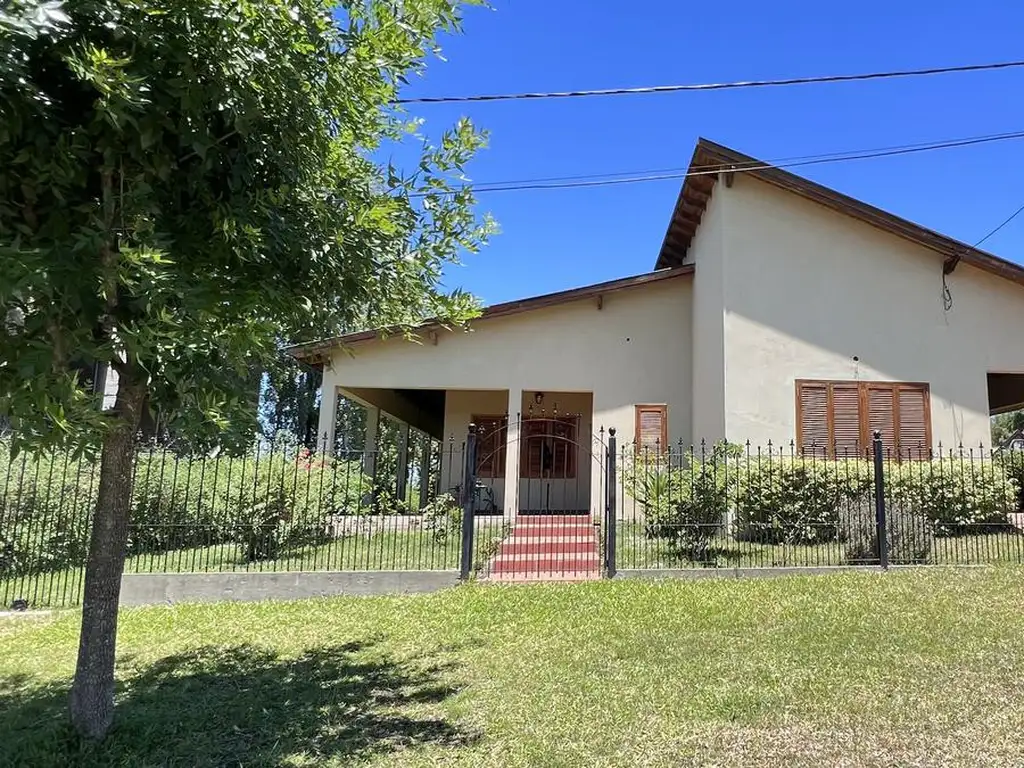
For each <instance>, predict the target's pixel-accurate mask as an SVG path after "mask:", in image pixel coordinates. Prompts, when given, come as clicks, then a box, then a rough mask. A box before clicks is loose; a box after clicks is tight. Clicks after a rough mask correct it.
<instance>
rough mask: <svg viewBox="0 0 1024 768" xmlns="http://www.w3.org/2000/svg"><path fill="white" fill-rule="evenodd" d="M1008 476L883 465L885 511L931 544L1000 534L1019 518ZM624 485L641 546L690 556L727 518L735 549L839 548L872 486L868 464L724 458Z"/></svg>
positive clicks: (996, 469)
mask: <svg viewBox="0 0 1024 768" xmlns="http://www.w3.org/2000/svg"><path fill="white" fill-rule="evenodd" d="M675 458H676V457H673V459H675ZM684 458H685V457H684ZM1022 463H1024V462H1022ZM1017 468H1018V465H1014V466H1013V467H1010V466H1009V465H1008V462H1006V461H990V460H984V461H982V460H972V459H969V458H959V457H956V458H953V459H950V458H948V457H947V458H943V459H941V460H935V461H924V462H917V461H907V462H902V463H897V462H892V463H887V465H886V468H885V477H886V498H887V501H888V503H889V504H890V505H891V506H894V507H895V506H897V505H898V506H899V507H900V508H901V509H904V510H912V511H913V512H912V513H911V512H908V514H913V515H921V516H923V517H924V518H925V519H927V520H928V521H929V523H930V525H931V528H932V530H933V532H934V534H935V535H937V536H959V535H964V534H969V533H982V532H985V531H988V530H992V529H993V528H1006V527H1007V526H1008V525H1009V523H1008V518H1007V515H1008V513H1011V512H1015V511H1017V510H1018V509H1019V508H1020V507H1019V504H1020V493H1021V486H1020V485H1019V484H1018V483H1019V482H1022V481H1024V468H1020V472H1019V474H1015V470H1016V469H1017ZM624 477H625V482H626V491H627V493H628V494H629V495H631V496H632V497H633V498H634V499H636V501H638V502H639V503H640V504H641V506H642V507H643V508H644V517H645V531H646V534H647V536H648V537H650V538H664V539H670V540H673V541H676V542H678V543H680V544H685V545H686V546H688V547H696V548H698V549H699V548H700V547H701V546H706V545H705V544H704V543H703V542H704V539H706V538H707V537H708V536H713V535H714V534H716V533H718V532H719V530H721V526H722V525H724V522H725V519H726V513H727V511H728V510H730V509H731V510H733V512H734V513H735V518H734V519H735V527H734V530H733V534H734V536H735V537H736V538H737V539H739V540H741V541H752V542H759V543H766V544H778V543H790V544H816V543H820V542H828V541H837V540H845V537H846V535H847V531H849V530H850V529H851V526H854V525H855V521H854V519H853V518H855V517H859V516H862V511H863V509H864V508H865V504H869V503H870V500H871V498H872V494H873V486H874V482H873V478H874V471H873V467H872V464H871V462H869V461H862V460H857V459H842V460H826V459H810V458H793V457H779V456H763V457H757V458H744V457H735V456H730V457H729V458H726V455H725V453H724V452H716V453H715V454H714V455H713V457H712V458H711V459H710V460H708V461H706V462H703V463H702V462H700V461H699V460H696V459H695V457H691V459H690V460H684V461H682V462H678V461H674V462H669V461H668V460H664V459H662V460H658V461H654V462H650V461H637V462H634V463H632V464H631V465H629V466H627V468H626V470H625V474H624Z"/></svg>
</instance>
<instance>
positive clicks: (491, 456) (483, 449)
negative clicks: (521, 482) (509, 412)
mask: <svg viewBox="0 0 1024 768" xmlns="http://www.w3.org/2000/svg"><path fill="white" fill-rule="evenodd" d="M472 419H473V423H474V424H476V434H477V438H476V475H477V477H490V478H497V477H504V476H505V452H506V445H505V443H506V436H507V434H508V420H507V419H506V418H505V417H504V416H473V417H472Z"/></svg>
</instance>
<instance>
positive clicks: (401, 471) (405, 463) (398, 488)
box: [395, 421, 409, 501]
mask: <svg viewBox="0 0 1024 768" xmlns="http://www.w3.org/2000/svg"><path fill="white" fill-rule="evenodd" d="M397 474H398V477H397V478H396V482H395V496H396V497H398V499H399V501H405V492H406V490H407V489H408V484H409V425H408V424H406V423H405V422H404V421H403V422H402V423H401V424H399V425H398V470H397Z"/></svg>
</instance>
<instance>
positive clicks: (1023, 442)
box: [998, 427, 1024, 451]
mask: <svg viewBox="0 0 1024 768" xmlns="http://www.w3.org/2000/svg"><path fill="white" fill-rule="evenodd" d="M998 447H999V449H1000V450H1003V451H1024V427H1022V428H1021V429H1018V430H1016V431H1015V432H1012V433H1011V434H1010V435H1009V436H1008V437H1007V438H1006V439H1005V440H1003V442H1002V444H1001V445H999V446H998Z"/></svg>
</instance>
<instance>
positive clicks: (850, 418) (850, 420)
mask: <svg viewBox="0 0 1024 768" xmlns="http://www.w3.org/2000/svg"><path fill="white" fill-rule="evenodd" d="M829 387H830V389H831V396H832V397H831V406H832V407H831V414H830V415H831V417H832V444H831V445H830V446H829V448H830V449H831V450H832V455H833V456H835V457H836V458H839V459H844V458H854V457H856V456H860V455H862V454H863V452H864V451H863V448H864V441H863V435H862V434H861V432H862V430H861V412H862V410H863V408H862V404H861V391H860V386H859V385H858V384H857V383H855V382H853V383H843V382H833V383H831V384H830V385H829Z"/></svg>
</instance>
